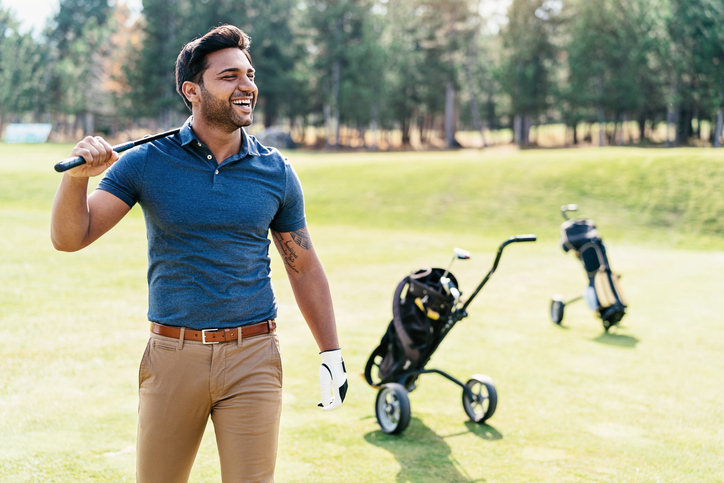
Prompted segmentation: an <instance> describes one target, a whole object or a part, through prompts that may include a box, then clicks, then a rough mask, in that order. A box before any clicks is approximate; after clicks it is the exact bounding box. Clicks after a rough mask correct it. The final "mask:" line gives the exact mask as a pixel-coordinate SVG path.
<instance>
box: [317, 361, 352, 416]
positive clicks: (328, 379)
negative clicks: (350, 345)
mask: <svg viewBox="0 0 724 483" xmlns="http://www.w3.org/2000/svg"><path fill="white" fill-rule="evenodd" d="M321 354H322V365H321V366H320V367H319V387H320V389H321V392H322V402H321V403H319V404H318V406H320V407H321V408H322V410H324V411H332V410H334V409H337V408H338V407H340V406H341V405H342V402H344V396H345V395H346V394H347V369H345V367H344V360H343V359H342V349H334V350H330V351H324V352H322V353H321Z"/></svg>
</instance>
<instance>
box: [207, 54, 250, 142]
mask: <svg viewBox="0 0 724 483" xmlns="http://www.w3.org/2000/svg"><path fill="white" fill-rule="evenodd" d="M206 62H207V65H208V67H207V69H206V70H205V71H204V74H203V83H202V84H201V85H200V86H199V88H200V94H201V95H200V98H201V100H200V102H199V108H200V114H201V116H202V117H203V118H204V119H205V120H206V121H207V122H208V123H210V124H214V125H216V126H218V127H219V128H222V129H224V130H226V131H227V132H232V131H235V130H236V129H239V128H240V127H242V126H248V125H249V124H251V121H252V119H253V110H254V106H255V105H256V98H257V95H258V92H259V91H258V90H257V88H256V84H254V68H253V67H252V66H251V62H249V59H248V58H247V57H246V55H245V54H244V53H243V52H242V51H241V50H239V49H236V48H231V49H224V50H219V51H217V52H214V53H212V54H209V55H207V56H206Z"/></svg>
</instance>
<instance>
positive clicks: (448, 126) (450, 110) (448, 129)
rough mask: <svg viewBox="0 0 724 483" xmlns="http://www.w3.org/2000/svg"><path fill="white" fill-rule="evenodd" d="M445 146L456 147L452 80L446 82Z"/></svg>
mask: <svg viewBox="0 0 724 483" xmlns="http://www.w3.org/2000/svg"><path fill="white" fill-rule="evenodd" d="M445 147H447V148H448V149H451V148H454V147H455V87H454V86H453V83H452V81H448V82H447V84H445Z"/></svg>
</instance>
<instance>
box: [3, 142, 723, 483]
mask: <svg viewBox="0 0 724 483" xmlns="http://www.w3.org/2000/svg"><path fill="white" fill-rule="evenodd" d="M67 150H68V149H67V146H61V147H58V146H41V147H33V148H32V150H30V149H29V148H28V147H18V146H7V145H0V232H2V233H3V236H2V237H0V267H2V270H0V357H2V360H3V371H2V373H0V411H1V412H2V414H3V419H2V421H0V440H2V441H3V443H2V445H0V481H43V482H45V481H63V482H66V481H67V482H75V481H110V482H117V481H133V474H134V471H133V466H134V454H133V447H134V442H135V423H136V404H137V396H136V390H137V388H136V384H137V382H136V377H137V370H138V367H137V366H138V360H139V359H140V357H141V354H142V351H143V347H144V345H145V340H146V338H147V332H146V330H147V328H146V323H145V322H144V321H145V308H146V307H145V305H146V288H145V279H144V277H145V235H144V230H143V221H142V219H141V217H140V212H139V211H138V210H137V209H136V210H134V212H133V213H132V215H131V216H130V217H127V219H125V220H123V221H122V222H121V224H120V225H119V226H118V227H117V228H116V229H114V230H113V231H112V232H111V233H109V234H108V235H107V236H106V237H104V239H103V240H101V241H100V242H98V243H97V244H95V245H94V246H92V247H89V248H88V249H86V250H85V251H83V252H81V253H77V254H61V253H57V252H55V251H53V250H52V248H51V247H50V246H49V242H48V238H47V230H48V225H47V224H48V212H49V208H50V203H51V200H52V196H53V193H54V191H55V188H56V186H57V182H58V176H57V175H56V174H54V173H53V172H52V171H50V167H51V165H52V163H53V162H54V161H55V160H56V159H58V158H61V157H63V156H65V153H66V152H67ZM28 153H32V154H31V155H28ZM292 158H293V160H294V164H295V166H296V168H297V170H298V172H299V174H300V177H301V178H302V180H303V182H304V184H305V188H306V191H307V196H308V210H307V211H308V216H309V220H310V224H311V228H312V233H313V236H314V239H315V244H316V245H317V249H318V251H319V253H320V254H321V256H322V258H323V261H324V263H325V266H326V267H327V271H328V274H329V278H330V282H331V286H332V290H333V295H334V298H335V304H336V310H337V313H338V318H339V321H340V333H341V337H342V340H343V341H344V347H345V358H346V361H347V365H348V370H349V371H350V378H351V381H350V382H351V384H352V385H351V389H350V393H349V399H348V401H347V402H346V403H345V407H344V408H343V409H342V410H340V411H336V412H334V413H331V414H323V413H321V412H319V411H316V410H315V409H314V405H315V403H316V401H317V395H316V391H317V387H316V386H317V383H316V381H315V378H316V376H315V375H316V371H317V367H318V360H317V359H318V356H317V354H316V351H315V348H314V343H313V341H312V339H311V336H310V335H309V332H308V330H307V329H306V327H305V326H304V323H303V321H302V319H301V316H300V315H299V313H298V311H297V310H296V308H295V306H294V303H293V297H292V295H291V293H290V291H289V288H288V284H287V283H286V282H285V280H284V275H283V269H281V265H280V264H279V263H278V259H276V258H275V259H274V264H275V265H274V266H275V269H276V271H275V275H274V280H275V286H276V288H277V291H278V295H279V300H280V303H281V307H280V323H282V324H283V325H282V328H281V329H280V337H281V339H282V345H283V351H284V357H285V359H284V360H285V399H284V413H283V419H282V434H281V439H280V458H279V463H278V480H279V481H282V482H325V481H330V482H331V481H335V482H336V481H349V482H387V481H389V482H395V481H398V482H399V481H412V482H427V481H429V482H440V481H445V482H453V481H488V482H491V481H511V482H512V481H516V482H517V481H521V482H522V481H555V482H561V481H652V482H653V481H692V482H694V481H696V482H698V481H721V480H722V479H724V470H723V469H722V466H721V459H720V456H721V454H722V452H723V451H724V431H723V430H722V429H721V428H722V427H723V425H722V423H723V422H724V411H723V410H722V407H721V404H720V401H721V400H722V398H724V389H722V384H720V382H721V368H722V367H724V356H723V355H722V354H724V351H722V342H721V341H722V340H724V337H723V336H724V329H723V328H722V326H721V323H720V314H721V312H722V308H724V307H722V302H721V296H720V293H719V292H720V288H721V286H722V283H724V277H723V275H722V274H723V273H724V255H722V252H721V251H720V250H722V237H721V224H720V221H719V218H720V216H719V214H720V213H721V210H722V205H721V196H720V195H719V194H718V192H717V190H716V187H717V186H721V185H722V181H723V179H722V178H723V177H724V176H722V164H724V163H723V161H722V155H720V154H718V153H717V152H715V151H712V150H676V151H673V150H672V151H658V150H651V151H641V150H635V149H622V150H618V149H610V150H571V151H542V152H539V151H536V152H532V151H531V152H524V153H498V154H488V155H486V156H483V157H482V158H480V157H478V156H477V154H475V153H472V152H463V153H423V154H417V153H416V154H413V153H409V154H396V155H385V154H380V155H356V154H355V155H344V156H333V155H307V154H302V153H293V154H292ZM441 163H444V164H441ZM644 166H647V169H645V170H644V169H643V168H644ZM647 186H648V187H650V188H649V189H645V190H644V189H641V188H640V187H647ZM671 200H680V201H678V202H677V203H673V202H672V201H671ZM690 200H696V202H692V201H690ZM568 202H577V203H579V205H580V206H581V208H582V214H583V215H585V216H590V217H592V218H594V219H595V220H596V221H597V222H598V224H599V228H600V230H601V232H602V234H603V235H604V237H605V238H606V239H607V240H608V243H607V246H608V248H609V254H610V256H611V260H612V263H613V265H614V268H615V269H616V270H618V271H620V272H621V273H623V274H624V279H623V283H624V287H625V288H626V291H627V295H628V296H629V299H630V300H631V301H632V302H631V309H630V312H629V314H628V315H627V317H626V319H624V324H623V327H621V328H620V329H618V330H616V331H614V332H613V333H612V334H609V335H604V334H603V333H602V330H601V327H600V324H599V323H598V322H597V321H596V320H595V319H594V318H593V316H592V315H591V313H590V311H588V310H587V309H586V308H585V306H583V305H573V306H571V307H570V308H569V309H568V310H567V313H566V320H565V322H564V326H565V327H564V328H557V327H555V326H553V325H552V324H551V323H550V322H549V321H548V319H547V304H548V300H549V297H550V295H551V294H552V293H553V292H560V293H563V294H566V295H575V294H577V293H578V292H579V291H580V290H581V289H582V288H583V275H582V274H581V269H580V266H579V265H578V264H577V263H576V261H575V260H573V259H572V258H570V257H567V256H564V255H562V252H561V250H560V249H559V248H558V246H557V244H556V238H557V231H558V225H559V224H560V221H561V219H560V216H559V214H558V212H557V210H558V207H559V206H560V204H562V203H568ZM707 220H714V222H711V221H707ZM520 232H536V233H538V235H539V236H540V237H541V240H540V242H539V243H536V244H526V245H513V246H511V247H509V248H508V249H506V253H505V256H504V257H503V260H502V262H501V266H500V269H499V270H498V272H496V274H495V276H494V278H493V279H492V280H491V282H490V284H489V285H488V286H487V287H486V288H485V290H484V291H483V292H482V293H481V295H480V297H479V299H478V300H476V302H475V303H473V304H472V305H471V308H470V314H471V316H470V318H469V319H467V320H466V321H465V322H463V323H462V324H461V326H460V327H456V329H455V330H454V331H453V332H452V333H451V335H450V338H449V339H448V340H446V341H445V343H444V344H443V346H441V348H440V349H439V351H438V353H436V355H435V357H434V359H433V361H432V363H433V367H440V368H444V369H446V370H449V371H450V372H451V373H453V374H454V375H456V376H458V377H460V378H466V377H467V375H469V374H473V373H476V372H483V373H487V374H489V375H491V376H492V377H493V378H494V379H495V380H496V385H497V387H498V391H499V394H500V403H499V407H498V411H497V412H496V415H495V416H494V418H493V419H492V420H490V425H486V426H476V425H473V424H470V423H469V422H466V417H465V414H464V412H463V410H462V407H461V404H460V391H459V390H458V389H457V388H455V386H453V385H452V384H450V383H448V382H446V381H444V380H443V379H441V378H438V377H436V376H429V378H424V377H423V378H422V379H421V382H420V387H419V389H418V390H417V391H415V392H413V393H412V394H411V402H412V411H413V421H412V423H411V425H410V428H409V429H408V430H407V431H406V432H405V434H404V435H403V436H402V437H400V438H395V437H389V436H386V435H383V434H382V433H380V432H379V430H378V427H377V425H376V422H375V420H374V412H373V402H374V396H375V392H374V391H373V390H372V389H370V388H368V387H367V386H366V385H364V384H363V382H362V381H361V379H359V378H358V376H357V374H356V373H357V372H359V371H360V370H361V368H362V367H363V365H364V362H365V360H366V358H367V356H368V355H369V352H370V351H371V350H372V349H373V348H374V346H375V345H376V344H377V343H378V342H379V338H380V337H381V335H382V333H383V331H384V328H385V326H386V324H387V322H388V321H389V317H390V298H391V294H392V290H393V288H394V286H395V284H396V283H397V281H398V280H399V278H401V277H402V276H403V275H404V274H405V273H406V272H408V271H409V270H410V269H412V268H415V267H418V266H421V265H426V264H435V265H444V264H446V263H447V262H448V260H449V254H450V249H451V247H452V246H462V247H465V248H467V249H469V250H471V251H472V252H473V255H474V257H473V259H472V260H470V261H469V262H466V263H460V264H458V265H456V267H455V269H454V271H455V273H456V275H457V277H458V279H459V280H460V281H461V284H462V287H463V289H464V290H465V291H467V292H469V291H470V288H469V287H471V286H473V285H474V284H475V283H476V282H477V281H478V280H479V277H480V276H481V275H482V274H483V273H485V272H486V271H487V270H488V268H489V264H490V263H491V261H492V253H493V251H494V249H495V247H496V246H497V244H498V243H499V242H500V241H502V239H503V238H505V237H507V236H508V235H510V234H513V233H520ZM673 247H677V248H673ZM682 247H686V248H682ZM692 247H693V248H709V249H713V250H711V251H697V250H691V249H690V248H692ZM21 328H22V330H20V329H21ZM20 334H32V335H31V336H30V337H29V338H25V337H23V338H20V337H19V336H20ZM717 381H718V382H719V383H717ZM216 458H217V457H216V454H215V446H214V442H213V431H212V430H211V429H209V430H208V434H207V437H206V438H205V439H204V442H203V444H202V448H201V451H200V453H199V456H198V458H197V464H196V465H195V468H194V473H193V476H192V480H191V481H209V482H211V481H219V478H218V463H217V459H216Z"/></svg>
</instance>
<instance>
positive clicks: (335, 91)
mask: <svg viewBox="0 0 724 483" xmlns="http://www.w3.org/2000/svg"><path fill="white" fill-rule="evenodd" d="M341 71H342V66H341V64H340V61H339V59H335V61H334V64H333V65H332V103H333V108H332V118H333V119H332V120H333V122H334V146H335V147H339V80H340V76H341Z"/></svg>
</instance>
